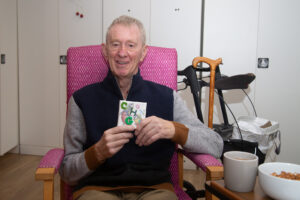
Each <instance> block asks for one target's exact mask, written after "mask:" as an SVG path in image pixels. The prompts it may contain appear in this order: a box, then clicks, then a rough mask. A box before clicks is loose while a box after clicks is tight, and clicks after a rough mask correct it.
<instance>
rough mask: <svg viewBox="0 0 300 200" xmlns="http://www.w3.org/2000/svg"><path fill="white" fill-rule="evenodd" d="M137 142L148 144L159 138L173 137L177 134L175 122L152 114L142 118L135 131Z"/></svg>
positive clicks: (140, 144)
mask: <svg viewBox="0 0 300 200" xmlns="http://www.w3.org/2000/svg"><path fill="white" fill-rule="evenodd" d="M134 134H135V135H136V136H137V138H136V144H137V145H139V146H143V145H144V146H148V145H150V144H152V143H153V142H155V141H157V140H159V139H171V138H173V136H174V134H175V127H174V124H173V123H172V122H170V121H167V120H164V119H161V118H159V117H155V116H151V117H147V118H145V119H143V120H142V122H141V123H140V124H138V125H137V128H136V130H135V133H134Z"/></svg>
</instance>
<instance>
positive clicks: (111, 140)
mask: <svg viewBox="0 0 300 200" xmlns="http://www.w3.org/2000/svg"><path fill="white" fill-rule="evenodd" d="M131 131H134V126H117V127H114V128H111V129H108V130H106V131H104V133H103V135H102V137H101V139H100V140H99V141H98V142H97V143H96V144H95V151H96V155H97V159H98V160H99V161H103V160H105V159H107V158H110V157H112V156H113V155H115V154H116V153H117V152H118V151H120V150H121V148H122V147H123V146H124V145H125V144H126V143H128V142H129V140H130V138H132V137H133V134H132V133H131Z"/></svg>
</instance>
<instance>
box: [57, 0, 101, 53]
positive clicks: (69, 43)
mask: <svg viewBox="0 0 300 200" xmlns="http://www.w3.org/2000/svg"><path fill="white" fill-rule="evenodd" d="M80 15H82V17H81V16H80ZM59 40H60V53H62V54H63V55H65V54H66V52H67V49H68V48H69V47H74V46H84V45H95V44H100V43H101V42H102V1H101V0H86V1H79V0H75V1H70V0H60V1H59Z"/></svg>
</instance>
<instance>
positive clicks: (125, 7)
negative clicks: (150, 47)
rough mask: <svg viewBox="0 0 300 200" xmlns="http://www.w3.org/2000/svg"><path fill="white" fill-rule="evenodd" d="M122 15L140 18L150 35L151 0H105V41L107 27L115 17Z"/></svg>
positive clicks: (147, 33)
mask: <svg viewBox="0 0 300 200" xmlns="http://www.w3.org/2000/svg"><path fill="white" fill-rule="evenodd" d="M121 15H129V16H132V17H134V18H137V19H139V20H140V21H141V22H142V23H143V25H144V28H145V31H146V35H147V37H149V29H150V27H149V26H150V0H103V26H102V31H103V34H102V35H103V42H105V37H106V31H107V28H108V27H109V25H110V24H111V22H112V21H113V20H114V19H115V18H117V17H119V16H121Z"/></svg>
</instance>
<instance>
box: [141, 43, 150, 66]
mask: <svg viewBox="0 0 300 200" xmlns="http://www.w3.org/2000/svg"><path fill="white" fill-rule="evenodd" d="M142 51H143V52H142V57H141V59H140V62H143V60H144V58H145V57H146V55H147V51H148V46H147V45H145V46H144V47H143V50H142Z"/></svg>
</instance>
